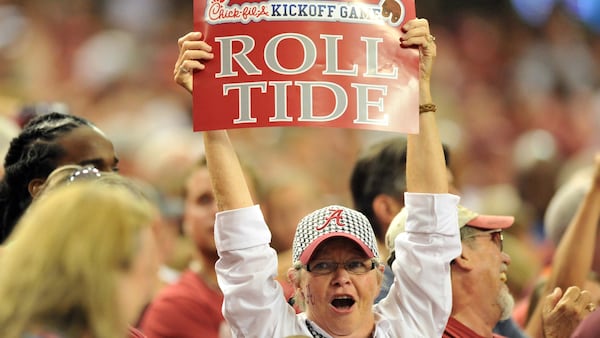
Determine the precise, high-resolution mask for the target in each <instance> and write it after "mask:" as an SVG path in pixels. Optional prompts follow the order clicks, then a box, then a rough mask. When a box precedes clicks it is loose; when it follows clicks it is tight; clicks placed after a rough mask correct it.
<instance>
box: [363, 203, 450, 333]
mask: <svg viewBox="0 0 600 338" xmlns="http://www.w3.org/2000/svg"><path fill="white" fill-rule="evenodd" d="M458 201H459V198H458V196H455V195H451V194H424V193H405V203H406V208H407V211H408V216H407V219H406V228H405V229H406V231H405V232H402V233H401V234H400V235H398V236H397V237H396V239H395V242H394V246H395V253H396V260H395V261H394V263H393V264H392V270H393V272H394V279H395V280H394V283H393V284H392V286H391V287H390V291H389V293H388V295H387V297H386V298H384V299H383V300H382V301H381V302H379V303H378V304H377V305H376V306H375V308H376V311H378V312H380V313H381V314H382V315H383V316H384V317H385V318H387V319H388V320H389V321H390V322H391V324H392V325H391V326H392V327H393V328H394V330H395V331H396V332H395V334H396V336H398V337H407V336H410V337H441V336H442V333H443V332H444V327H445V326H446V322H447V320H448V317H450V312H451V310H452V288H451V281H450V262H451V261H452V260H453V259H454V258H456V257H457V256H458V255H460V252H461V244H460V234H459V229H458V214H457V212H458V211H457V205H458Z"/></svg>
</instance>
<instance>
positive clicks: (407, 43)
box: [400, 19, 436, 56]
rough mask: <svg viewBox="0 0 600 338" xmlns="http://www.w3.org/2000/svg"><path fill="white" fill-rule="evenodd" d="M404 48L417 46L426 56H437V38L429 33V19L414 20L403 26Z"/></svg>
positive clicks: (402, 38) (401, 41)
mask: <svg viewBox="0 0 600 338" xmlns="http://www.w3.org/2000/svg"><path fill="white" fill-rule="evenodd" d="M402 31H403V34H402V36H401V37H400V44H401V45H402V47H412V46H416V47H419V48H420V49H421V51H422V52H423V54H424V55H426V56H435V55H436V45H435V42H434V41H435V37H434V36H433V35H432V34H431V33H430V31H429V22H428V21H427V19H412V20H410V21H408V22H407V23H406V24H404V25H403V26H402Z"/></svg>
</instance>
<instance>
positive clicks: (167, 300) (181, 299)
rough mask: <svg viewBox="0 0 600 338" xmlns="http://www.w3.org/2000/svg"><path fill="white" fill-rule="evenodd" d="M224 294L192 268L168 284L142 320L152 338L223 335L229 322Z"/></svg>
mask: <svg viewBox="0 0 600 338" xmlns="http://www.w3.org/2000/svg"><path fill="white" fill-rule="evenodd" d="M222 303H223V294H222V293H221V291H220V290H218V289H214V288H211V287H210V286H209V285H207V284H206V282H205V281H204V280H203V279H202V278H200V277H199V276H198V275H196V274H195V273H194V272H193V271H191V270H186V271H185V272H184V273H182V274H181V278H180V279H179V280H178V281H177V282H176V283H174V284H171V285H168V286H165V287H164V288H163V289H162V290H161V291H160V292H159V293H158V295H157V296H156V298H155V299H154V300H153V301H152V302H151V303H150V305H149V306H148V308H147V309H146V312H145V313H144V315H143V316H142V319H141V321H140V329H141V330H142V331H143V332H144V334H145V335H146V336H147V337H148V338H198V337H203V338H219V330H222V328H221V326H222V325H225V323H224V319H223V314H222V313H221V304H222Z"/></svg>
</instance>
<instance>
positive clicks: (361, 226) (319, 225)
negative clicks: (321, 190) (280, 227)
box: [292, 205, 379, 264]
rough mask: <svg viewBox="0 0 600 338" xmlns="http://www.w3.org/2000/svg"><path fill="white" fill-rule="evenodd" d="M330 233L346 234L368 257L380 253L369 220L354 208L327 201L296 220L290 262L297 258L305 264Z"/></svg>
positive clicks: (330, 235)
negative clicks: (320, 207) (322, 205)
mask: <svg viewBox="0 0 600 338" xmlns="http://www.w3.org/2000/svg"><path fill="white" fill-rule="evenodd" d="M332 237H345V238H349V239H351V240H353V241H354V242H356V244H358V245H359V246H360V248H361V249H363V250H364V252H365V253H366V254H367V256H368V257H369V258H373V257H379V252H378V251H377V242H376V240H375V233H374V232H373V228H372V227H371V224H370V223H369V220H368V219H367V218H366V217H365V216H364V215H363V214H361V213H360V212H358V211H356V210H352V209H350V208H346V207H342V206H339V205H330V206H327V207H325V208H322V209H319V210H315V211H313V212H312V213H310V214H308V215H306V216H305V217H304V218H302V220H300V223H298V226H297V228H296V234H295V235H294V243H293V245H292V251H293V261H292V264H294V263H296V262H298V261H300V262H301V263H302V264H307V263H308V261H309V260H310V258H311V256H312V254H313V253H314V251H315V249H316V248H317V247H318V246H319V244H321V243H322V242H323V241H324V240H326V239H328V238H332Z"/></svg>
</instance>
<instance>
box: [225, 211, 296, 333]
mask: <svg viewBox="0 0 600 338" xmlns="http://www.w3.org/2000/svg"><path fill="white" fill-rule="evenodd" d="M270 240H271V234H270V232H269V229H268V227H267V225H266V223H265V221H264V217H263V215H262V213H261V211H260V208H259V206H258V205H255V206H252V207H248V208H242V209H236V210H229V211H225V212H220V213H217V218H216V221H215V243H216V246H217V252H218V254H219V260H218V261H217V264H216V271H217V278H218V282H219V286H220V288H221V290H222V291H223V296H224V300H223V315H224V317H225V319H226V320H227V321H228V322H229V325H230V327H231V330H232V333H233V334H234V336H235V337H285V336H287V335H292V334H299V333H301V332H302V330H301V328H300V326H299V324H298V322H297V320H296V313H295V311H294V309H293V308H292V307H291V306H290V305H288V303H287V301H286V299H285V296H284V294H283V290H282V288H281V285H280V284H279V283H278V282H277V281H276V280H275V277H276V275H277V254H276V252H275V250H273V249H272V248H271V247H270V246H269V242H270Z"/></svg>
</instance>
